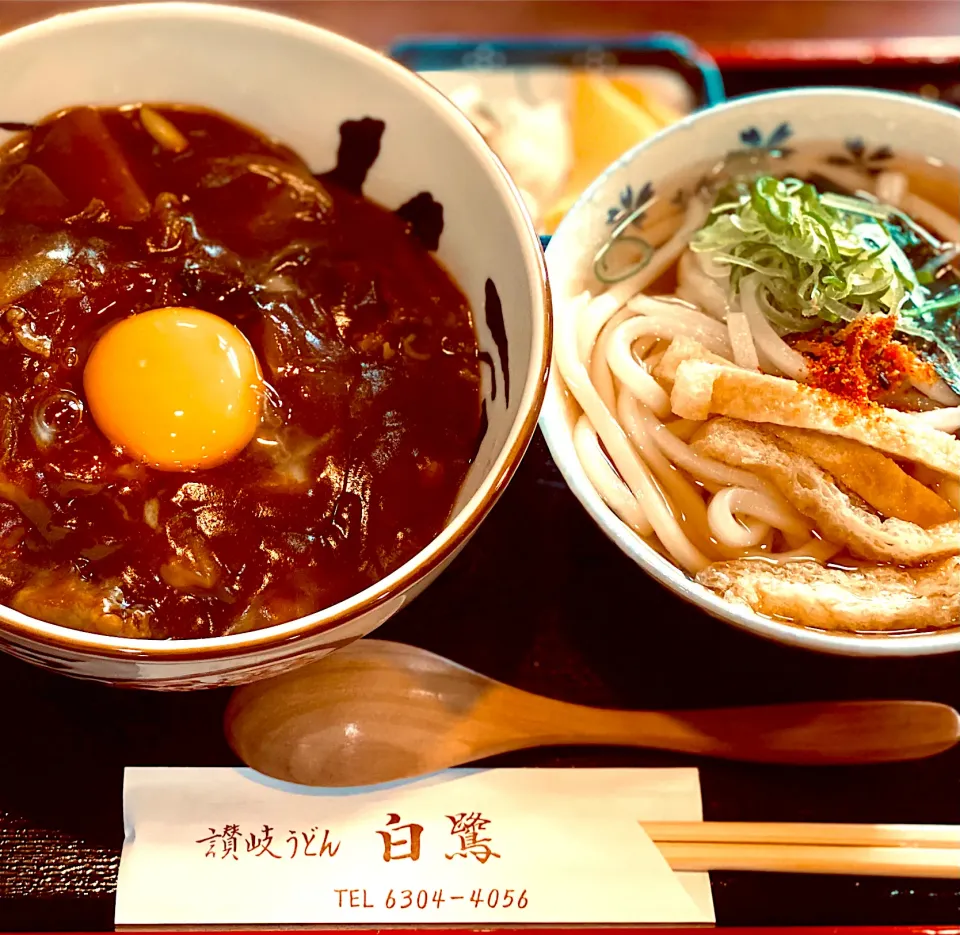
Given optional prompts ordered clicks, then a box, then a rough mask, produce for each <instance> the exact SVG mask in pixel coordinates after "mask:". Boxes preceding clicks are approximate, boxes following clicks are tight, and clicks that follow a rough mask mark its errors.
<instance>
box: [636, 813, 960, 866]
mask: <svg viewBox="0 0 960 935" xmlns="http://www.w3.org/2000/svg"><path fill="white" fill-rule="evenodd" d="M640 824H641V826H642V827H643V829H644V831H646V833H647V834H648V835H649V837H650V839H651V840H652V841H653V842H654V843H655V844H656V845H657V847H658V848H659V850H660V853H661V854H663V856H664V857H665V858H666V860H667V863H669V864H670V867H671V868H672V869H673V870H750V871H770V872H776V873H833V874H854V875H863V876H894V877H939V878H949V879H960V825H844V824H800V823H789V822H711V821H700V822H697V821H691V822H662V821H651V822H648V821H643V822H640Z"/></svg>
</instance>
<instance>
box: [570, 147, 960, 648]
mask: <svg viewBox="0 0 960 935" xmlns="http://www.w3.org/2000/svg"><path fill="white" fill-rule="evenodd" d="M776 163H777V165H776V168H772V166H771V164H770V163H768V164H767V165H766V166H764V167H763V169H764V172H763V174H762V175H761V174H760V173H759V172H758V171H756V170H754V171H753V173H752V175H751V174H747V175H744V174H741V173H735V172H733V171H732V170H731V167H730V165H729V164H728V165H725V166H722V167H719V170H718V171H716V172H715V173H714V176H713V180H712V182H711V183H708V184H706V185H705V184H703V183H701V184H700V185H699V186H695V187H693V188H692V191H689V192H688V193H687V197H686V204H685V207H684V208H683V209H682V210H678V209H677V208H676V203H677V201H678V200H679V199H673V200H672V201H671V200H670V198H669V196H670V195H672V194H674V192H676V191H677V190H678V189H681V186H679V185H677V186H674V187H673V191H670V190H669V188H670V187H669V186H666V187H664V189H663V191H664V192H665V193H666V195H667V197H666V198H664V199H663V202H661V203H660V204H658V205H655V206H654V207H653V208H652V209H651V211H650V213H649V215H648V217H646V218H645V219H644V225H643V227H642V228H641V229H640V233H641V235H643V236H648V237H649V242H650V245H651V246H652V247H653V248H654V250H653V252H652V253H651V254H650V258H649V262H647V263H646V265H644V266H642V268H641V269H639V270H638V271H637V272H634V273H632V274H631V275H629V276H628V277H627V278H626V279H624V280H623V281H621V282H617V283H615V284H613V285H610V286H605V285H604V284H602V283H600V282H599V280H597V281H594V282H593V283H588V284H587V287H586V288H584V290H583V291H582V292H581V293H580V294H579V295H577V296H575V297H573V298H571V299H570V300H568V301H566V302H564V303H558V304H559V307H558V309H557V327H556V344H555V352H556V363H557V366H558V368H559V371H560V373H561V375H562V377H563V380H564V382H565V384H566V386H567V389H568V390H569V392H570V393H571V394H572V396H573V397H574V399H575V400H576V402H577V403H578V404H579V407H580V414H579V416H578V417H577V420H576V423H575V427H574V432H573V442H574V447H575V450H576V453H577V456H578V458H579V460H580V462H581V464H582V467H583V470H584V472H585V474H586V476H587V477H588V479H589V481H590V483H591V484H592V485H593V486H594V487H595V489H596V491H597V493H598V494H599V496H600V497H601V498H602V499H603V501H604V502H605V503H606V504H607V505H608V506H609V508H610V509H611V510H613V512H614V513H616V515H617V516H618V517H619V518H620V520H622V521H623V522H624V523H625V524H626V525H627V526H629V527H630V529H632V530H633V532H635V533H636V534H637V535H638V536H641V537H643V538H644V539H646V540H647V541H648V542H650V543H652V544H653V545H654V547H655V548H656V549H658V550H659V551H660V552H661V553H662V554H663V555H664V556H665V557H666V558H668V559H669V560H671V561H672V562H674V563H675V564H676V565H677V566H679V567H680V568H681V569H683V571H685V572H686V573H687V574H688V575H690V576H693V577H695V578H696V579H697V580H698V581H700V582H701V583H702V584H704V585H706V586H707V587H710V588H712V589H713V590H715V591H717V592H718V593H720V594H721V595H723V596H724V597H726V598H727V599H728V600H731V601H734V602H737V603H740V604H745V605H746V606H748V607H750V608H751V609H753V610H755V611H757V612H759V613H762V614H766V615H769V616H773V617H778V618H783V619H787V620H790V621H793V622H796V623H798V624H803V625H808V626H814V627H823V628H839V629H847V630H857V631H860V630H887V631H891V630H911V629H927V628H933V627H940V628H942V627H948V626H955V625H958V624H960V610H958V600H960V598H958V596H957V594H958V591H960V557H958V556H960V518H958V513H960V480H958V473H960V468H957V465H960V440H958V439H957V433H958V431H960V395H958V393H957V392H956V390H957V388H958V382H960V374H952V376H953V377H954V378H955V379H954V380H951V381H949V382H948V380H946V379H944V375H947V376H950V375H951V374H950V372H949V369H945V368H944V367H943V366H941V365H942V363H943V358H942V355H941V356H937V355H938V354H940V352H944V353H946V354H947V355H948V357H947V360H948V363H949V362H950V361H955V360H956V357H955V356H950V355H953V354H955V351H956V348H951V347H947V346H946V345H945V344H941V345H937V344H931V343H930V342H929V341H927V340H926V338H927V337H929V335H926V332H924V333H923V334H924V335H926V337H924V340H920V341H914V340H912V337H911V334H912V332H911V328H910V327H909V326H910V323H911V322H913V321H919V320H920V319H919V318H916V317H911V315H914V313H916V314H918V315H919V310H922V309H928V308H933V307H934V306H930V305H929V302H931V301H934V300H936V301H938V302H939V305H940V306H942V307H944V308H946V312H944V311H943V310H942V309H940V310H938V311H937V312H936V314H937V315H939V316H940V317H941V318H942V317H943V316H944V314H949V315H953V316H955V319H954V324H955V325H956V327H955V328H954V330H953V332H952V333H953V334H954V335H960V295H958V293H960V287H958V286H955V285H952V284H951V283H952V282H953V279H956V280H957V281H958V282H960V276H957V274H956V270H955V269H954V267H953V266H952V265H951V263H955V262H956V261H955V259H954V260H951V257H950V245H951V244H960V220H958V218H957V216H956V214H955V213H954V211H952V210H947V206H952V207H953V209H956V207H957V206H958V204H960V194H958V192H957V180H956V178H955V177H953V176H948V173H947V172H946V170H944V169H942V167H941V168H939V169H938V168H936V167H930V166H927V165H924V164H919V166H920V167H919V168H918V167H917V165H914V164H913V163H906V162H905V161H904V162H890V163H888V164H887V168H886V169H885V171H883V172H880V173H879V174H875V175H873V176H871V175H869V174H868V173H866V172H860V171H858V170H855V169H852V168H849V167H845V166H838V165H835V164H834V161H829V160H827V159H826V158H824V156H823V153H822V152H818V151H816V150H813V149H811V150H806V151H800V152H798V153H796V154H794V155H793V156H790V157H788V158H785V159H782V160H776ZM931 173H933V176H934V181H935V182H936V183H937V184H936V185H932V184H931V182H930V176H931ZM937 173H939V175H937ZM954 175H955V174H954ZM774 176H775V177H774ZM763 179H765V180H763ZM777 179H779V180H780V181H779V183H778V181H777ZM917 180H919V181H917ZM802 181H805V182H810V181H813V182H814V183H815V186H810V185H809V184H807V185H802V184H801V182H802ZM732 183H733V185H732V188H733V191H734V194H733V195H731V194H730V192H731V184H732ZM778 184H779V187H775V186H777V185H778ZM931 190H932V191H933V193H935V194H936V193H938V192H939V194H940V196H941V197H940V198H939V200H934V199H933V198H931V197H930V195H931ZM737 193H739V194H737ZM850 197H854V198H856V199H858V203H859V204H860V205H863V206H866V207H864V208H863V210H865V211H867V212H870V211H871V210H872V208H870V207H869V206H871V205H873V206H877V205H880V206H882V208H883V211H887V210H888V209H889V210H890V212H891V213H888V214H886V215H884V219H883V220H882V222H881V221H878V220H877V218H878V217H879V216H880V215H882V214H883V211H881V210H877V211H875V212H874V215H873V217H864V216H861V215H860V214H859V210H860V209H859V208H857V207H856V205H854V208H853V210H852V212H848V211H847V210H846V208H843V207H842V205H843V204H845V203H847V202H845V201H844V199H847V200H848V201H849V199H850ZM731 199H732V200H731ZM764 199H766V201H765V202H764ZM831 199H832V200H831ZM668 201H669V206H667V207H665V208H664V209H663V210H660V209H661V205H663V204H664V203H665V202H668ZM764 204H766V205H767V206H768V207H764ZM758 205H759V207H758ZM838 205H840V206H841V207H837V206H838ZM755 209H756V210H755ZM894 210H895V211H896V212H902V213H903V215H906V216H907V220H906V221H904V223H906V222H907V221H910V222H913V224H915V225H916V226H917V227H918V228H919V229H921V233H923V232H926V233H928V234H929V235H930V237H929V243H928V242H925V241H923V239H922V238H920V239H919V241H918V239H917V238H916V237H915V236H914V235H913V234H912V233H911V234H910V236H913V240H912V241H911V240H909V238H908V237H907V235H903V230H905V229H906V228H904V229H903V230H901V228H900V227H899V226H898V225H899V224H900V220H898V218H902V216H903V215H900V214H898V213H896V214H895V213H892V212H893V211H894ZM807 211H809V214H804V212H807ZM751 212H753V213H751ZM757 212H759V213H757ZM790 212H793V213H792V214H791V213H790ZM801 215H803V216H802V217H801ZM758 217H759V218H760V219H761V220H763V219H764V218H766V221H765V222H764V223H767V224H768V226H769V231H768V230H761V231H760V232H759V233H756V230H758V229H759V227H760V226H761V225H760V224H759V222H758V221H757V218H758ZM831 219H832V220H831ZM890 219H893V220H892V221H890ZM888 221H890V223H887V222H888ZM828 222H829V223H828ZM831 223H832V225H833V226H832V228H830V224H831ZM789 224H793V225H794V226H793V227H792V228H790V230H791V231H794V232H796V231H800V230H803V231H805V232H806V235H807V236H808V239H809V241H810V243H812V244H813V246H809V244H806V243H805V244H802V245H801V246H799V247H797V248H796V252H797V256H794V255H793V254H790V250H791V249H792V248H789V247H787V248H784V247H783V242H784V241H783V238H784V237H787V236H788V235H787V234H783V230H786V229H787V227H786V226H785V225H789ZM724 225H726V226H724ZM751 225H753V227H751ZM864 225H866V226H864ZM828 228H830V229H828ZM724 231H726V232H727V233H726V234H724ZM744 231H746V233H744ZM751 231H754V233H751ZM810 232H812V233H810ZM781 234H782V236H781ZM901 235H903V236H901ZM724 236H727V237H728V242H727V243H720V241H721V240H722V238H723V237H724ZM738 236H741V237H742V238H744V239H746V240H749V241H750V242H749V243H746V244H745V245H741V243H740V242H739V241H737V237H738ZM778 237H779V238H780V239H778ZM884 237H887V240H883V238H884ZM878 240H879V241H880V242H878ZM887 241H889V242H887ZM731 242H733V243H735V246H736V248H737V249H739V248H740V247H741V246H742V247H743V249H741V250H740V252H739V253H737V252H736V249H735V248H733V247H730V243H731ZM718 243H720V245H719V246H718ZM917 243H919V244H920V247H919V248H916V249H914V248H915V247H916V246H917ZM931 243H932V244H935V245H937V244H938V245H939V246H938V247H937V249H933V248H932V247H930V244H931ZM764 244H769V245H768V246H765V245H764ZM904 244H908V245H909V244H912V245H913V246H909V249H908V246H904ZM838 245H839V246H838ZM921 248H922V249H921ZM804 251H807V252H806V253H804ZM817 251H820V252H821V253H822V256H823V258H824V259H823V263H822V264H821V265H819V266H818V265H817V264H819V263H820V261H819V260H816V259H814V260H810V257H811V256H813V255H814V254H816V253H817ZM938 251H939V252H938ZM908 253H909V254H910V257H911V260H910V261H907V260H906V259H905V258H906V256H907V254H908ZM841 256H842V257H843V263H844V264H845V265H837V263H838V262H839V259H840V257H841ZM798 257H799V258H798ZM878 257H880V258H879V259H878ZM851 258H853V259H851ZM921 261H923V262H924V263H927V264H928V265H929V267H930V268H932V269H933V270H934V276H933V281H934V282H935V283H936V284H937V288H938V289H939V292H936V291H934V292H933V293H932V292H931V288H930V287H929V286H926V287H925V286H923V285H921V283H920V280H923V281H924V282H927V283H929V282H930V281H931V277H930V276H929V275H927V274H926V273H924V274H922V275H921V274H918V275H917V276H916V277H911V275H910V274H911V273H912V272H913V270H912V269H911V268H910V265H909V264H910V263H911V262H912V263H916V264H917V265H919V264H920V263H921ZM605 262H606V264H607V268H608V269H609V268H610V267H611V266H613V265H614V264H613V263H612V261H611V260H610V254H608V255H607V259H606V261H605ZM904 262H906V263H907V266H903V268H902V269H901V266H902V264H903V263H904ZM811 263H812V264H813V265H812V266H811ZM831 263H833V266H830V264H831ZM805 264H806V265H805ZM925 268H926V267H925ZM811 270H812V272H811ZM837 270H842V272H841V273H839V274H838V273H837ZM791 276H793V277H794V278H793V279H790V277H791ZM831 276H832V277H833V278H832V279H831V278H830V277H831ZM817 277H819V279H818V278H817ZM884 277H886V278H885V279H884ZM948 277H949V278H950V282H949V283H948V281H947V279H948ZM931 295H932V298H931ZM836 296H840V298H839V299H838V298H836ZM944 296H945V297H946V298H944ZM954 296H958V297H957V300H956V301H955V302H954V301H953V299H952V297H954ZM925 303H926V304H925ZM951 303H952V304H951ZM894 329H897V330H894ZM901 329H902V330H901ZM914 330H915V329H914ZM917 333H919V332H917ZM871 355H872V356H871ZM934 365H936V366H934ZM711 381H712V382H711ZM711 386H712V387H713V389H712V390H711V388H710V387H711ZM704 387H706V388H704ZM701 410H702V411H701ZM891 427H895V428H891ZM891 433H892V434H891ZM894 435H896V436H897V439H899V440H897V439H894ZM868 468H869V469H868ZM904 556H908V558H907V559H906V560H905V559H904Z"/></svg>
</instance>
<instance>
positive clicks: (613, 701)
mask: <svg viewBox="0 0 960 935" xmlns="http://www.w3.org/2000/svg"><path fill="white" fill-rule="evenodd" d="M87 5H90V4H70V3H59V2H58V3H54V2H24V0H14V2H10V0H6V2H4V0H0V31H3V30H7V29H11V28H13V27H15V26H17V25H20V24H22V23H24V22H27V21H31V20H35V19H40V18H42V17H43V16H46V15H49V14H50V13H52V12H57V11H61V10H64V9H75V8H79V7H80V6H87ZM255 5H257V6H261V7H268V8H270V9H275V10H278V11H282V12H286V13H292V14H293V15H297V16H300V17H301V18H304V19H309V20H312V21H315V22H317V23H319V24H321V25H324V26H327V27H329V28H332V29H335V30H337V31H339V32H342V33H344V34H345V35H348V36H350V37H352V38H355V39H359V40H360V41H363V42H366V43H368V44H372V45H376V46H386V45H388V44H390V43H391V42H393V41H395V40H396V39H397V38H398V37H400V36H406V35H410V34H417V33H448V34H453V33H474V34H475V33H476V32H478V31H479V25H480V23H481V22H482V26H483V31H484V32H485V33H487V34H492V35H505V34H511V33H512V34H527V35H561V34H566V35H584V34H588V33H592V34H607V35H613V34H619V35H623V34H626V33H631V32H638V31H642V30H672V31H677V32H684V33H686V34H687V35H689V36H690V37H691V38H693V39H695V40H697V41H699V42H703V43H705V44H707V45H709V46H710V47H711V48H712V49H713V50H714V51H715V52H716V53H717V55H718V58H719V59H720V61H721V64H722V65H723V64H724V63H727V67H725V68H724V78H725V82H726V85H727V91H728V94H730V95H731V96H732V95H734V94H738V93H744V92H747V91H751V90H758V89H761V88H765V87H784V86H792V85H796V84H807V83H824V84H838V83H841V84H866V85H871V86H881V87H899V88H904V89H909V90H919V89H921V88H923V87H927V86H935V87H937V88H939V89H940V91H941V93H942V95H943V96H946V97H950V96H951V95H953V96H954V100H956V101H957V102H958V103H960V95H958V83H960V66H958V65H957V64H956V63H953V64H952V65H951V64H947V65H940V66H935V65H912V66H896V65H883V66H878V65H873V66H868V65H865V64H858V63H854V64H852V65H850V66H848V67H844V68H837V67H832V68H831V69H827V70H824V69H817V70H810V69H808V68H802V69H799V70H798V68H797V66H796V65H790V66H776V67H770V66H762V67H761V66H756V65H755V66H752V67H749V68H746V67H742V66H738V67H736V68H735V67H733V65H732V64H730V62H731V58H730V56H731V52H732V51H733V50H736V49H740V50H742V49H743V48H744V47H745V45H748V44H749V43H752V42H756V41H761V40H769V39H786V38H801V39H804V38H805V39H825V38H826V39H831V38H844V37H847V38H850V37H854V38H856V37H898V36H906V35H909V36H938V37H944V36H960V2H958V0H943V2H930V0H907V2H899V0H898V2H867V0H864V2H859V0H833V2H819V0H786V2H784V0H781V2H779V3H776V2H752V0H751V2H746V0H737V2H712V3H709V2H640V0H637V2H604V0H595V2H583V0H570V2H552V0H539V2H509V0H505V2H487V3H484V4H483V10H482V15H481V11H480V10H479V9H478V7H479V6H480V5H479V4H477V3H466V2H462V3H459V2H445V0H434V2H413V0H410V2H391V3H387V2H379V0H353V2H343V0H336V2H321V0H301V2H275V3H258V4H255ZM376 635H377V636H378V637H382V638H384V639H396V640H402V641H405V642H409V643H413V644H416V645H419V646H424V647H426V648H428V649H431V650H434V651H436V652H439V653H441V654H444V655H446V656H449V657H450V658H452V659H455V660H457V661H459V662H462V663H465V664H467V665H469V666H471V667H473V668H475V669H478V670H480V671H482V672H485V673H487V674H489V675H492V676H494V677H496V678H499V679H502V680H504V681H506V682H509V683H511V684H515V685H518V686H521V687H523V688H526V689H529V690H531V691H536V692H541V693H543V694H546V695H551V696H554V697H558V698H563V699H565V700H569V701H575V702H582V703H585V704H595V705H608V706H616V707H633V708H670V707H695V706H719V705H734V704H753V703H760V702H778V701H792V700H804V699H830V698H870V697H879V698H919V699H930V700H935V701H942V702H946V703H948V704H952V705H954V706H955V707H960V657H933V658H926V659H916V660H851V659H843V658H833V657H823V656H814V655H811V654H808V653H805V652H802V651H798V650H790V649H786V648H783V647H780V646H777V645H774V644H770V643H765V642H762V641H760V640H758V639H756V638H754V637H751V636H747V635H745V634H742V633H739V632H737V631H735V630H733V629H732V628H730V627H727V626H725V625H724V624H722V623H719V622H717V621H715V620H712V619H709V618H707V617H705V616H703V615H702V614H700V613H699V612H697V611H696V610H695V609H693V608H692V607H690V606H688V605H687V604H685V603H683V602H681V601H679V600H678V599H676V598H674V597H672V596H671V595H670V594H669V593H668V592H666V591H665V590H663V589H661V588H660V587H658V586H657V585H655V584H654V583H653V582H652V581H651V580H649V579H648V578H646V577H645V576H644V574H643V573H642V572H641V571H640V570H639V569H638V568H637V567H636V566H635V565H634V564H633V563H632V562H631V561H630V560H629V559H627V558H626V557H624V556H623V555H622V554H621V553H620V552H619V551H618V550H617V549H616V548H615V547H614V546H613V545H611V544H610V543H609V542H608V541H607V540H606V539H605V538H604V536H603V535H602V533H600V531H599V530H598V529H597V528H596V527H595V526H594V525H593V523H592V522H591V521H590V520H589V518H588V517H587V516H586V514H585V513H584V512H583V510H582V509H581V508H580V506H579V504H578V503H577V502H576V501H575V500H574V498H573V496H572V495H571V494H570V493H569V491H568V490H567V488H566V486H565V484H564V482H563V480H562V478H561V477H560V475H559V473H558V472H557V470H556V468H555V467H554V466H553V464H552V462H551V461H550V458H549V455H548V453H547V451H546V447H545V445H544V444H543V441H542V439H541V438H540V437H539V435H538V436H537V437H536V438H535V440H534V443H533V445H532V446H531V449H530V451H529V453H528V455H527V457H526V459H525V461H524V463H523V465H522V466H521V468H520V471H519V472H518V474H517V476H516V478H515V479H514V481H513V483H512V484H511V485H510V487H509V489H508V490H507V492H506V493H505V495H504V497H503V498H502V500H501V501H500V503H499V504H498V505H497V506H496V507H495V508H494V510H493V512H492V513H491V515H490V516H489V518H488V519H487V520H486V521H485V522H484V524H483V525H482V527H481V528H480V530H479V532H478V533H477V535H476V536H475V538H474V539H473V541H472V542H471V543H470V545H469V546H468V547H467V548H466V549H465V550H464V552H463V553H462V554H461V556H460V557H459V558H458V559H457V560H456V562H455V563H454V564H453V565H452V566H451V568H450V569H449V570H448V571H447V572H445V573H444V575H442V576H441V578H440V579H439V580H438V581H437V582H436V583H435V584H434V585H432V586H431V587H430V588H429V589H428V590H427V592H426V593H425V594H424V595H422V596H421V597H420V598H418V599H417V600H416V601H415V602H414V604H413V605H412V606H410V607H409V608H407V609H406V610H404V611H402V612H401V613H400V614H398V615H397V616H396V617H395V618H393V619H392V620H391V621H389V622H388V623H387V625H385V626H384V627H383V628H381V629H380V630H379V631H378V632H377V634H376ZM228 697H229V692H228V691H226V690H218V691H210V692H197V693H192V694H170V695H161V694H152V693H146V692H133V691H119V690H114V689H109V688H105V687H101V686H98V685H93V684H87V683H82V682H77V681H73V680H69V679H65V678H62V677H59V676H54V675H51V674H48V673H45V672H42V671H40V670H38V669H35V668H32V667H30V666H27V665H26V664H24V663H21V662H18V661H15V660H13V659H10V658H7V657H0V724H2V725H3V728H2V735H0V931H18V930H20V931H26V930H49V929H61V930H63V929H70V930H83V929H98V930H101V931H103V930H109V929H111V928H112V926H113V896H112V893H113V888H114V881H115V875H116V868H117V864H118V861H119V849H120V846H121V843H122V839H123V829H122V817H121V790H122V780H123V768H124V766H127V765H149V766H219V765H231V764H234V763H236V760H235V758H234V757H233V755H232V753H231V752H230V750H229V749H228V747H227V746H226V744H225V742H224V740H223V737H222V733H221V729H220V722H221V716H222V712H223V708H224V705H225V704H226V701H227V698H228ZM494 762H495V763H497V764H498V765H505V766H506V765H509V766H557V765H564V766H680V765H696V766H699V767H700V771H701V783H702V787H703V797H704V810H705V817H706V818H707V819H713V820H738V819H742V820H784V821H789V820H796V821H864V822H920V823H926V822H960V748H957V749H955V750H953V751H951V752H949V753H947V754H943V755H941V756H939V757H936V758H933V759H930V760H926V761H921V762H918V763H912V764H903V765H893V766H883V767H869V768H830V769H800V768H779V767H765V766H744V765H737V764H728V763H718V762H710V761H700V760H696V759H693V758H687V757H681V756H676V755H666V754H654V753H644V752H642V751H618V750H589V751H584V750H542V751H535V752H529V753H522V754H513V755H510V756H505V757H500V758H498V759H497V760H496V761H494ZM712 876H713V881H714V896H715V900H716V905H717V918H718V922H719V923H720V924H722V925H760V924H781V925H800V924H822V925H843V924H877V925H893V924H911V925H928V924H931V925H932V924H953V923H958V922H960V884H958V883H957V881H927V880H893V879H879V878H875V879H869V878H862V879H858V878H854V877H836V878H831V877H800V876H789V875H777V874H770V875H755V874H732V873H715V874H713V875H712Z"/></svg>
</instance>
